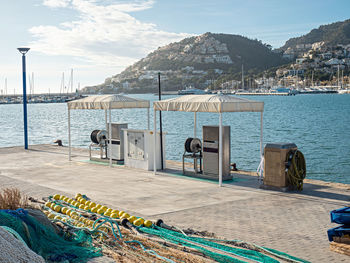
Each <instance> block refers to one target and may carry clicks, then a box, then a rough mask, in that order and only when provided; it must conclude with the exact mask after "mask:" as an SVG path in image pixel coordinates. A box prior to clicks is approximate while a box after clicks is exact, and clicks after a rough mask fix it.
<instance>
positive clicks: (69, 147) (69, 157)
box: [68, 108, 72, 161]
mask: <svg viewBox="0 0 350 263" xmlns="http://www.w3.org/2000/svg"><path fill="white" fill-rule="evenodd" d="M70 137H71V135H70V109H69V108H68V160H69V161H71V160H72V145H71V138H70Z"/></svg>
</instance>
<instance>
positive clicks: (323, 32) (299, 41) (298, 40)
mask: <svg viewBox="0 0 350 263" xmlns="http://www.w3.org/2000/svg"><path fill="white" fill-rule="evenodd" d="M316 42H324V43H325V44H326V45H338V44H342V45H347V44H350V19H348V20H345V21H343V22H336V23H332V24H329V25H322V26H320V27H319V28H317V29H313V30H311V31H310V32H309V33H308V34H306V35H303V36H301V37H295V38H291V39H289V40H288V41H287V42H286V43H285V45H284V46H283V47H281V48H280V49H281V50H283V51H285V50H287V49H288V48H295V47H296V46H297V45H303V44H313V43H316Z"/></svg>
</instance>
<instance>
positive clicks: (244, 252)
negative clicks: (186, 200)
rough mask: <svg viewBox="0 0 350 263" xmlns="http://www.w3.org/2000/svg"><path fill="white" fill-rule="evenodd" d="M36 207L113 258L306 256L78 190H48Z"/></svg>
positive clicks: (268, 261)
mask: <svg viewBox="0 0 350 263" xmlns="http://www.w3.org/2000/svg"><path fill="white" fill-rule="evenodd" d="M42 209H43V210H44V213H45V214H46V216H47V217H48V218H49V219H50V220H51V221H52V222H54V223H56V224H57V225H58V226H60V227H61V228H62V229H65V230H64V231H65V232H67V233H69V232H70V231H71V230H83V231H84V232H85V233H87V234H88V235H89V236H90V237H92V239H93V244H94V245H95V247H99V248H101V249H102V252H103V254H104V255H107V256H109V257H111V258H113V259H114V260H116V261H117V262H170V263H174V262H212V261H216V262H235V263H236V262H237V263H242V262H252V261H254V262H264V263H275V262H281V261H283V262H294V263H295V262H299V263H300V262H303V263H306V262H307V261H305V260H303V259H299V258H296V257H293V256H290V255H288V254H286V253H283V252H280V251H277V250H273V249H270V248H266V247H261V246H258V245H255V244H251V243H247V242H243V241H239V240H224V239H213V238H212V237H209V236H208V235H206V234H204V235H202V234H201V233H198V232H193V231H192V232H191V231H186V230H185V231H184V230H181V229H178V228H177V227H173V226H167V225H166V224H164V222H163V221H162V220H158V221H157V222H154V221H151V220H145V219H143V218H142V217H137V216H133V215H130V214H128V213H127V212H125V211H119V210H117V209H112V208H108V207H107V206H104V205H101V204H97V203H95V202H93V201H92V200H91V199H89V198H88V197H87V196H85V195H81V194H77V195H76V196H75V198H69V197H66V196H63V195H54V196H50V197H49V198H48V200H47V202H46V203H45V205H44V206H42Z"/></svg>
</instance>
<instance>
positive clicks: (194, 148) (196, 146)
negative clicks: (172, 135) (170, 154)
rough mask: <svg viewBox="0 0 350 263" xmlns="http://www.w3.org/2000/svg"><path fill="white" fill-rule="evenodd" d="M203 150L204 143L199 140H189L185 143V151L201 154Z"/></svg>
mask: <svg viewBox="0 0 350 263" xmlns="http://www.w3.org/2000/svg"><path fill="white" fill-rule="evenodd" d="M201 150H202V142H201V140H200V139H198V138H187V139H186V141H185V151H186V152H189V153H193V154H196V153H199V152H201Z"/></svg>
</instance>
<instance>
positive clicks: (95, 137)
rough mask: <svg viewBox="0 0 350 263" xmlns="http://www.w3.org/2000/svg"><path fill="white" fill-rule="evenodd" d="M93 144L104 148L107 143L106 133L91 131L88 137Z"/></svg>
mask: <svg viewBox="0 0 350 263" xmlns="http://www.w3.org/2000/svg"><path fill="white" fill-rule="evenodd" d="M90 139H91V141H92V142H93V143H95V144H98V145H99V146H105V145H106V141H107V132H106V131H105V130H93V131H92V132H91V135H90Z"/></svg>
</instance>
